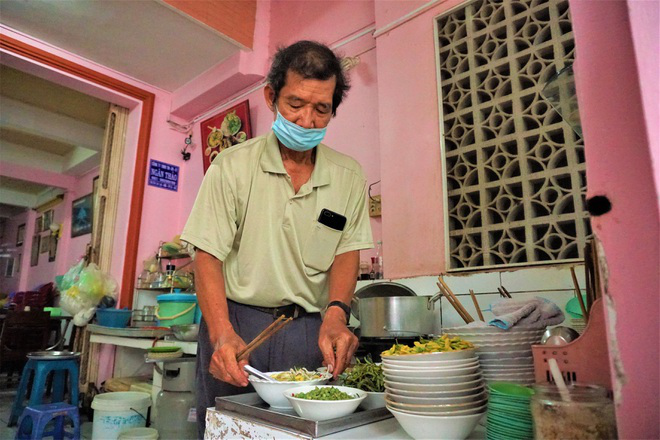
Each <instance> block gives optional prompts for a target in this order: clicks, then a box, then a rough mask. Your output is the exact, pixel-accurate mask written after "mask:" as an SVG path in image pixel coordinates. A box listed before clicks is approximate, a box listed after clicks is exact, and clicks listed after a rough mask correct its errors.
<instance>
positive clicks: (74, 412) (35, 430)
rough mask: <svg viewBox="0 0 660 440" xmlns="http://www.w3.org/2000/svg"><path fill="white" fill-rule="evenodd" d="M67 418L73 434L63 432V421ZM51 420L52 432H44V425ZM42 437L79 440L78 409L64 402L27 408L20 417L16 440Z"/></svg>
mask: <svg viewBox="0 0 660 440" xmlns="http://www.w3.org/2000/svg"><path fill="white" fill-rule="evenodd" d="M65 417H68V418H70V419H71V421H72V423H73V432H67V431H65V430H64V419H65ZM51 420H53V421H54V427H53V430H52V431H46V425H48V423H49V422H50V421H51ZM44 437H53V438H54V439H55V440H60V439H63V438H65V437H66V438H72V439H75V440H77V439H80V418H79V417H78V407H77V406H73V405H69V404H68V403H65V402H57V403H47V404H46V405H38V406H34V407H33V406H28V407H27V408H25V410H24V411H23V414H22V415H21V419H20V422H19V423H18V431H17V432H16V437H15V439H16V440H28V439H29V440H41V439H42V438H44Z"/></svg>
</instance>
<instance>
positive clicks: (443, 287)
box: [436, 277, 474, 324]
mask: <svg viewBox="0 0 660 440" xmlns="http://www.w3.org/2000/svg"><path fill="white" fill-rule="evenodd" d="M436 284H437V286H438V289H440V292H441V293H442V294H443V295H444V296H445V298H447V301H449V304H451V305H452V306H453V307H454V309H456V312H458V314H459V316H460V317H461V318H463V321H465V323H466V324H469V323H471V322H472V321H474V318H472V316H470V314H469V313H468V311H467V310H466V309H465V307H463V305H462V304H461V302H460V301H459V300H458V298H456V295H454V292H452V291H451V289H450V288H449V286H447V284H446V283H445V282H444V280H443V279H442V278H440V277H438V282H437V283H436Z"/></svg>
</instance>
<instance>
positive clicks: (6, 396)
mask: <svg viewBox="0 0 660 440" xmlns="http://www.w3.org/2000/svg"><path fill="white" fill-rule="evenodd" d="M16 388H18V385H17V384H16V383H14V384H13V385H11V386H9V387H8V386H7V381H6V377H5V376H4V375H3V377H2V378H0V439H12V438H14V437H15V436H16V427H12V428H8V427H7V423H8V422H9V415H10V414H11V405H12V404H13V403H14V398H15V397H16Z"/></svg>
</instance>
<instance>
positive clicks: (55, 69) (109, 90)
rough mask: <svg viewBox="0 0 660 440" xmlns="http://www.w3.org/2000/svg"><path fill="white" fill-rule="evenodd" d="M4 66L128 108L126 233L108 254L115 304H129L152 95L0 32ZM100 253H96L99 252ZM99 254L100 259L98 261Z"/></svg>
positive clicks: (121, 206)
mask: <svg viewBox="0 0 660 440" xmlns="http://www.w3.org/2000/svg"><path fill="white" fill-rule="evenodd" d="M0 50H2V52H3V64H7V65H10V66H11V67H14V68H23V69H25V70H28V71H31V72H38V73H39V74H40V75H42V76H43V77H45V78H57V79H58V80H59V81H61V82H60V84H62V85H69V86H72V87H74V88H76V87H77V88H78V89H84V90H85V91H86V92H87V93H89V94H92V95H94V96H96V97H98V98H104V99H106V100H107V101H109V102H111V103H114V104H117V105H120V106H123V107H126V108H128V109H129V113H128V117H127V119H128V121H127V134H126V136H127V138H128V139H131V140H130V141H129V142H127V145H126V147H127V149H126V151H125V154H124V157H123V159H122V160H120V163H122V168H121V169H122V170H123V172H122V174H124V173H125V172H129V173H130V172H131V170H130V169H127V164H131V163H134V164H135V165H134V169H133V170H132V171H133V178H132V179H128V181H129V182H130V181H132V188H131V191H122V192H121V194H119V195H118V200H117V213H118V215H119V216H120V217H118V218H117V221H118V222H124V221H125V222H126V225H127V226H126V228H125V229H123V231H125V233H122V234H120V235H119V236H115V237H114V238H113V240H112V247H113V248H115V249H122V248H123V249H125V252H124V253H123V255H120V256H119V255H113V257H112V258H111V260H112V261H111V262H110V263H109V264H110V267H111V270H110V272H111V273H112V274H113V275H114V276H115V277H116V278H117V280H118V281H119V283H120V286H121V287H120V305H121V306H125V305H126V306H128V305H130V301H131V297H132V287H133V281H134V279H135V266H136V264H135V263H136V260H137V245H138V238H139V233H140V221H141V214H142V201H143V196H144V183H145V177H146V170H147V156H148V146H149V138H150V131H151V120H152V116H153V107H154V99H155V96H154V94H153V93H151V92H148V91H145V90H143V89H140V88H138V87H135V86H133V85H130V84H127V83H124V82H123V81H120V80H117V79H115V78H112V77H109V76H107V75H104V74H101V73H99V72H97V71H95V70H92V69H90V68H87V67H84V66H81V65H78V64H76V63H74V62H72V61H70V60H67V59H64V58H61V57H59V56H57V55H54V54H52V53H50V52H46V51H44V50H42V49H39V48H37V47H34V46H31V45H29V44H26V43H24V42H22V41H19V40H16V39H13V38H11V37H8V36H5V35H0ZM129 159H130V161H129ZM99 257H100V256H99ZM101 260H102V258H100V261H101Z"/></svg>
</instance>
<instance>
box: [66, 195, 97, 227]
mask: <svg viewBox="0 0 660 440" xmlns="http://www.w3.org/2000/svg"><path fill="white" fill-rule="evenodd" d="M92 197H93V196H92V193H89V194H87V195H86V196H83V197H80V198H79V199H76V200H74V201H73V203H72V204H71V237H72V238H73V237H79V236H81V235H85V234H91V233H92V214H93V213H92V209H93V200H92Z"/></svg>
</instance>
